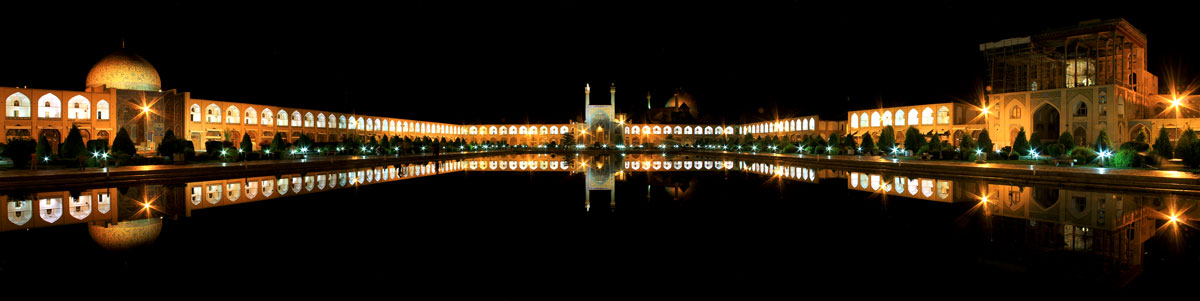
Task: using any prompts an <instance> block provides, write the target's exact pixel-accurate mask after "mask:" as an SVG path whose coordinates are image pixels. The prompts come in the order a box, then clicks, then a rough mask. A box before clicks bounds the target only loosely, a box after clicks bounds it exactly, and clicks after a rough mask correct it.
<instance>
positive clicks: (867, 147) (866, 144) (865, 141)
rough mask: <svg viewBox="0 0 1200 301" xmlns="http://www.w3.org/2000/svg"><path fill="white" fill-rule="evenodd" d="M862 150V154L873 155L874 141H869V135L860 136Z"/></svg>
mask: <svg viewBox="0 0 1200 301" xmlns="http://www.w3.org/2000/svg"><path fill="white" fill-rule="evenodd" d="M862 149H863V153H868V154H874V153H875V139H871V133H863V134H862Z"/></svg>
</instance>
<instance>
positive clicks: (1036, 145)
mask: <svg viewBox="0 0 1200 301" xmlns="http://www.w3.org/2000/svg"><path fill="white" fill-rule="evenodd" d="M1029 147H1030V148H1032V149H1035V150H1038V151H1039V152H1042V153H1045V152H1046V148H1045V147H1043V146H1042V133H1039V132H1033V135H1029Z"/></svg>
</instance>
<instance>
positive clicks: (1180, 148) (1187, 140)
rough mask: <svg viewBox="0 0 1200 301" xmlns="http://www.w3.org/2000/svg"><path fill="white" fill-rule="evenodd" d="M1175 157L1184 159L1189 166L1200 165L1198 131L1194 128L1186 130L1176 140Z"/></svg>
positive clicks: (1184, 162)
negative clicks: (1193, 129)
mask: <svg viewBox="0 0 1200 301" xmlns="http://www.w3.org/2000/svg"><path fill="white" fill-rule="evenodd" d="M1175 158H1180V159H1183V164H1184V165H1187V166H1188V167H1193V168H1194V167H1196V166H1198V165H1200V141H1197V140H1196V132H1194V131H1192V129H1190V128H1189V129H1187V130H1186V131H1184V132H1183V135H1180V136H1179V141H1176V142H1175Z"/></svg>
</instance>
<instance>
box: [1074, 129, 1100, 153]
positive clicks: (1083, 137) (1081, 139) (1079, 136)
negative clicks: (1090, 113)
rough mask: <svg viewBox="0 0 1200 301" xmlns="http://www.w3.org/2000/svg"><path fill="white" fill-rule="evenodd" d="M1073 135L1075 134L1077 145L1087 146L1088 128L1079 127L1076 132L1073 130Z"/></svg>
mask: <svg viewBox="0 0 1200 301" xmlns="http://www.w3.org/2000/svg"><path fill="white" fill-rule="evenodd" d="M1071 135H1072V136H1075V137H1074V138H1075V145H1077V146H1087V130H1084V129H1083V128H1082V127H1077V128H1075V131H1074V132H1071ZM1097 151H1099V150H1097Z"/></svg>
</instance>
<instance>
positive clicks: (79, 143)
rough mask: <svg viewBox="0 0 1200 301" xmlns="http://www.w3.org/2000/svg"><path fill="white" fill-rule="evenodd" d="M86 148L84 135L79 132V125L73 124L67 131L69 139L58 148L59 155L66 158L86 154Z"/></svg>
mask: <svg viewBox="0 0 1200 301" xmlns="http://www.w3.org/2000/svg"><path fill="white" fill-rule="evenodd" d="M85 150H86V148H85V146H84V145H83V135H82V134H80V133H79V127H76V126H74V125H72V126H71V130H70V131H68V132H67V141H64V142H63V144H62V146H59V148H58V156H59V157H60V158H65V159H74V158H76V157H79V156H81V155H84V154H85V152H84V151H85Z"/></svg>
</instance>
